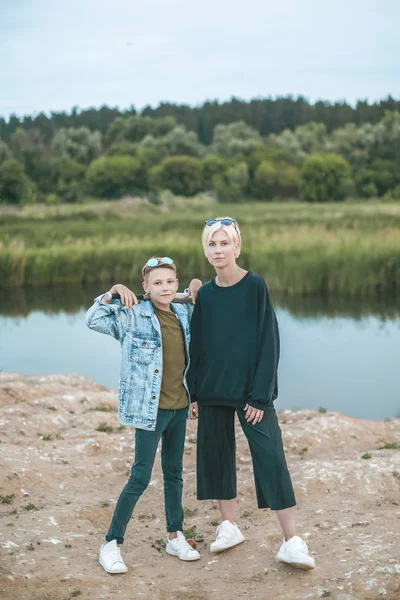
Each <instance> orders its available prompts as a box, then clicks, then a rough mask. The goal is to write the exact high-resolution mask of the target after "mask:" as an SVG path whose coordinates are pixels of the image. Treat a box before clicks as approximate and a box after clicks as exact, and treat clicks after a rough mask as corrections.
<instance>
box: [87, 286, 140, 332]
mask: <svg viewBox="0 0 400 600" xmlns="http://www.w3.org/2000/svg"><path fill="white" fill-rule="evenodd" d="M131 318H132V312H131V311H128V309H127V308H126V307H125V306H123V305H122V303H121V302H120V300H112V301H111V302H107V301H106V300H104V294H102V295H101V296H98V297H97V298H95V300H94V303H93V306H91V307H90V308H89V310H88V311H87V313H86V317H85V323H86V325H87V326H88V327H89V329H93V330H94V331H98V332H99V333H104V334H106V335H111V336H112V337H113V338H115V339H116V340H119V341H120V342H121V341H122V340H123V338H124V336H125V333H126V331H127V329H128V326H129V324H130V321H131Z"/></svg>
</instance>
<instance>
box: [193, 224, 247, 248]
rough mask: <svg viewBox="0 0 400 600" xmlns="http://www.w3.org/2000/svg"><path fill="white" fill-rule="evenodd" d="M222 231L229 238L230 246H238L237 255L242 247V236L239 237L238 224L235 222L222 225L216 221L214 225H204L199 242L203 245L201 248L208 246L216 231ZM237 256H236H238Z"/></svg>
mask: <svg viewBox="0 0 400 600" xmlns="http://www.w3.org/2000/svg"><path fill="white" fill-rule="evenodd" d="M217 218H218V219H232V217H217ZM232 220H233V219H232ZM220 229H223V230H224V231H225V232H226V235H227V236H228V238H229V241H230V243H231V244H232V246H235V244H239V254H240V247H241V245H242V236H241V235H240V229H239V224H238V222H237V221H236V220H234V222H233V223H232V224H231V225H222V223H221V221H217V222H216V223H214V225H206V226H205V227H204V229H203V234H202V236H201V241H202V243H203V247H204V248H205V247H206V246H208V244H209V242H210V240H211V238H212V236H213V235H214V233H215V232H216V231H219V230H220ZM239 254H238V256H239Z"/></svg>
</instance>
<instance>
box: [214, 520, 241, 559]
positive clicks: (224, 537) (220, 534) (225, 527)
mask: <svg viewBox="0 0 400 600" xmlns="http://www.w3.org/2000/svg"><path fill="white" fill-rule="evenodd" d="M244 540H245V537H244V535H243V533H242V532H241V531H240V529H239V527H238V526H237V525H236V523H231V522H230V521H222V523H221V525H219V526H218V527H217V537H216V539H215V541H214V542H212V544H211V545H210V552H213V553H216V552H223V551H224V550H227V549H228V548H232V547H233V546H237V545H238V544H241V543H242V542H244Z"/></svg>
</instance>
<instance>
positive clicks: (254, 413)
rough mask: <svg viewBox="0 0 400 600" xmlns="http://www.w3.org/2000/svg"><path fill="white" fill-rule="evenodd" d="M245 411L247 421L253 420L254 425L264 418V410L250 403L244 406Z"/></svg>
mask: <svg viewBox="0 0 400 600" xmlns="http://www.w3.org/2000/svg"><path fill="white" fill-rule="evenodd" d="M244 411H245V415H244V416H245V418H246V421H247V422H248V423H249V422H251V423H252V424H253V425H255V424H256V423H259V422H260V421H262V418H263V416H264V411H263V410H260V409H258V408H254V407H253V406H250V404H246V406H245V407H244Z"/></svg>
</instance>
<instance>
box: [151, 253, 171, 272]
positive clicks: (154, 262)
mask: <svg viewBox="0 0 400 600" xmlns="http://www.w3.org/2000/svg"><path fill="white" fill-rule="evenodd" d="M173 264H174V261H173V260H172V258H169V256H164V257H163V258H149V260H148V261H147V263H146V267H150V269H154V267H158V266H159V265H173Z"/></svg>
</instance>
